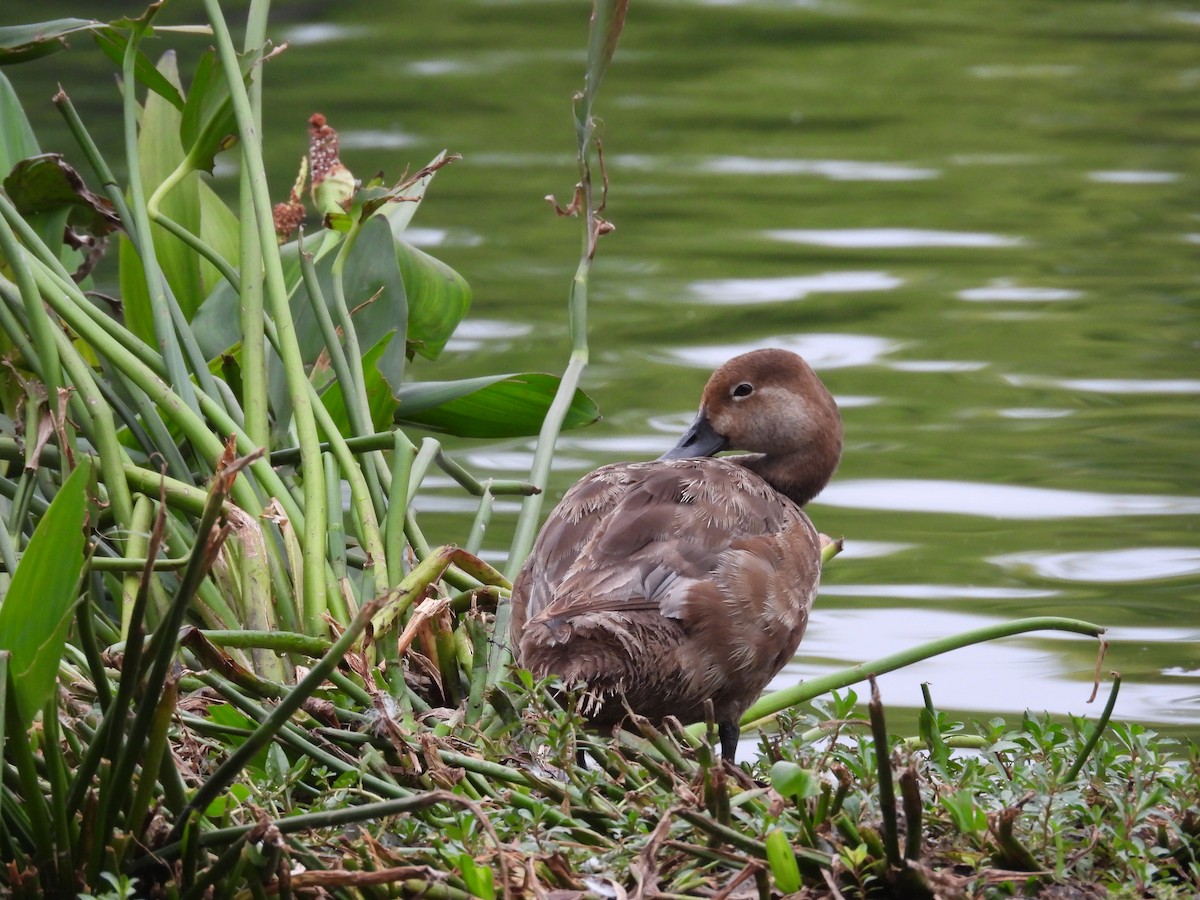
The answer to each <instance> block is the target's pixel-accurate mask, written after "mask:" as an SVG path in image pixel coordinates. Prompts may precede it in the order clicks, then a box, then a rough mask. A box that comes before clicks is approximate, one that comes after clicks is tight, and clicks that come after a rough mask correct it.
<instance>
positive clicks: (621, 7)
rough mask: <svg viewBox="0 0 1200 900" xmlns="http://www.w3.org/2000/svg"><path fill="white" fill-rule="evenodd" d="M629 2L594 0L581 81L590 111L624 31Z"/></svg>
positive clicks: (624, 0)
mask: <svg viewBox="0 0 1200 900" xmlns="http://www.w3.org/2000/svg"><path fill="white" fill-rule="evenodd" d="M628 11H629V0H595V2H594V3H593V4H592V21H591V27H590V28H589V30H588V59H587V74H586V77H585V79H584V95H585V96H584V102H585V103H586V105H587V106H588V107H589V108H590V107H591V105H592V101H593V100H595V98H596V92H597V91H598V90H599V89H600V82H601V81H603V80H604V73H605V72H606V71H608V64H609V63H610V62H612V58H613V54H614V53H616V52H617V41H618V40H619V39H620V37H621V32H622V31H623V30H624V28H625V15H626V13H627V12H628Z"/></svg>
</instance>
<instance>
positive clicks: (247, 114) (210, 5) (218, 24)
mask: <svg viewBox="0 0 1200 900" xmlns="http://www.w3.org/2000/svg"><path fill="white" fill-rule="evenodd" d="M204 8H205V10H206V11H207V13H208V17H209V21H210V22H211V24H212V28H213V37H214V38H215V39H216V44H217V55H218V57H219V58H220V60H221V64H222V67H223V69H224V72H225V79H226V81H227V82H228V85H229V91H230V96H231V98H232V101H233V110H234V114H235V116H236V117H237V124H238V132H239V135H240V137H241V143H242V154H243V162H244V164H245V169H246V172H247V175H248V178H249V181H250V189H251V193H252V196H253V199H254V203H253V206H254V218H253V222H254V224H255V225H257V227H258V240H259V244H260V247H261V250H262V254H263V264H264V269H265V275H266V283H265V289H266V303H267V306H268V307H269V308H270V311H271V317H272V319H274V322H275V328H276V332H277V337H278V341H279V355H280V357H281V358H282V360H283V366H284V371H285V373H286V376H287V384H288V392H289V395H290V398H291V403H292V410H293V414H294V416H295V423H296V432H297V435H298V436H299V439H300V448H301V470H302V471H303V473H304V532H303V546H304V598H303V609H304V622H305V627H306V628H307V629H309V630H311V631H312V632H313V633H316V632H318V631H320V630H321V629H323V628H324V622H323V621H322V620H321V616H322V614H323V613H324V611H325V606H326V594H325V590H326V585H325V566H326V560H325V521H326V517H325V484H324V480H325V479H324V469H323V466H322V465H321V452H320V450H319V449H318V447H317V444H318V443H319V441H318V437H317V423H316V418H315V416H314V414H313V408H312V401H311V398H310V396H309V388H310V387H311V385H310V383H309V381H308V376H307V375H306V374H305V371H304V359H303V357H302V356H301V353H300V345H299V343H298V342H297V339H296V328H295V323H294V322H293V320H292V315H291V310H290V309H289V308H288V290H287V284H286V282H285V281H284V277H283V266H282V263H281V261H280V258H279V251H278V246H277V244H276V243H275V225H274V220H273V219H272V212H271V210H272V207H271V197H270V194H269V192H268V190H267V179H266V174H265V169H264V167H263V159H262V145H261V143H260V138H259V131H258V127H257V125H256V123H255V120H254V112H253V110H252V109H251V108H250V99H249V97H248V96H247V94H246V88H245V85H244V84H243V82H242V72H241V68H240V66H239V65H238V59H237V53H236V51H235V50H234V47H233V41H232V39H231V38H230V36H229V28H228V26H227V25H226V23H225V17H224V15H223V14H222V12H221V7H220V3H219V2H218V0H204ZM129 83H132V81H130V82H129ZM247 224H249V223H247ZM243 263H244V261H243Z"/></svg>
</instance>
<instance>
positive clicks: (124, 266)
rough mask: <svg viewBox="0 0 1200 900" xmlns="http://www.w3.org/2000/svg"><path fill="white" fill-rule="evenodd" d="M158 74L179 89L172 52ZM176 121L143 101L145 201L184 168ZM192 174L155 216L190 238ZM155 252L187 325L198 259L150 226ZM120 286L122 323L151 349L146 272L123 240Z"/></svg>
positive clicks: (196, 203) (195, 197) (194, 303)
mask: <svg viewBox="0 0 1200 900" xmlns="http://www.w3.org/2000/svg"><path fill="white" fill-rule="evenodd" d="M158 68H159V71H160V72H161V73H162V74H163V76H164V77H165V78H166V79H167V80H168V81H170V82H171V83H172V84H176V85H178V84H179V70H178V68H177V65H176V59H175V54H174V53H173V52H168V53H164V54H163V56H162V59H160V60H159V64H158ZM180 121H181V116H180V113H179V110H177V109H175V107H173V106H172V105H171V104H170V103H168V102H167V101H166V100H164V99H162V98H161V97H159V96H158V95H157V94H152V95H150V96H149V97H147V98H146V106H145V108H144V109H143V111H142V121H141V130H140V132H139V133H138V156H139V159H140V162H141V170H142V185H143V187H144V189H145V192H146V194H147V196H149V195H150V194H152V193H153V192H154V190H155V188H157V187H158V186H159V185H160V184H162V183H163V181H165V180H166V178H167V177H168V176H169V175H171V173H173V172H174V171H175V169H176V168H178V166H179V165H180V164H181V163H182V162H183V159H184V154H183V145H182V144H181V143H180V142H179V127H180ZM199 179H200V176H199V174H197V173H194V172H193V173H192V174H191V175H189V176H187V177H186V178H184V179H183V180H182V181H181V182H180V183H179V184H177V185H175V188H174V189H173V190H172V191H171V192H170V193H169V194H167V195H166V196H165V197H164V198H162V202H161V205H160V207H159V211H160V212H162V214H163V215H165V216H167V218H169V219H171V220H173V221H174V222H175V223H177V224H178V225H180V226H181V227H183V228H185V229H187V230H188V231H190V232H192V233H193V234H195V233H198V232H199V230H200V194H199V183H200V181H199ZM151 235H152V237H153V240H154V252H155V255H156V256H157V257H158V264H159V267H160V268H161V269H162V271H163V273H164V275H165V276H166V279H167V283H168V284H169V285H170V286H171V291H172V292H173V293H174V294H175V299H176V300H177V301H178V303H179V306H180V309H182V310H183V314H184V317H185V318H187V319H188V320H190V319H191V318H192V316H193V315H194V314H195V311H196V309H197V308H198V307H199V306H200V303H201V301H202V300H203V297H204V294H203V292H202V291H201V280H200V259H199V256H198V254H197V253H196V252H195V251H194V250H192V249H191V248H190V247H188V246H187V245H186V244H184V243H183V242H182V241H180V240H179V238H177V237H175V236H174V235H173V234H170V233H169V232H167V231H165V230H164V229H162V228H160V227H159V226H157V225H153V226H151ZM120 262H121V266H120V284H121V294H122V298H123V301H124V308H125V323H126V325H127V326H128V327H129V329H130V330H131V331H133V332H134V333H135V334H137V335H138V336H139V337H141V338H142V340H144V341H146V342H147V343H149V344H154V343H155V337H154V324H153V314H152V312H151V307H150V294H149V292H148V290H147V286H146V274H145V269H144V268H143V266H142V261H141V259H140V258H139V257H138V255H137V253H136V252H135V251H134V248H133V245H132V244H130V243H129V241H128V240H126V239H125V238H122V239H121V247H120Z"/></svg>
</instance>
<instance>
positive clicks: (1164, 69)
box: [5, 0, 1200, 734]
mask: <svg viewBox="0 0 1200 900" xmlns="http://www.w3.org/2000/svg"><path fill="white" fill-rule="evenodd" d="M23 6H25V7H28V8H29V9H31V10H32V9H37V10H39V11H41V12H40V13H39V14H41V15H45V14H46V13H45V10H47V9H49V8H51V7H47V6H45V5H38V6H36V7H35V6H34V5H33V4H28V3H17V4H9V5H8V7H7V9H8V10H9V11H11V10H13V9H14V7H17V8H20V7H23ZM82 6H87V9H86V11H82V12H81V7H82ZM113 6H114V5H113V4H105V7H106V8H108V7H113ZM95 7H96V4H91V5H85V4H80V5H78V6H76V7H74V8H73V9H72V8H71V7H70V6H69V5H67V4H62V3H61V0H60V2H59V3H56V4H53V5H52V8H53V14H54V15H58V14H65V13H67V12H73V13H74V14H77V15H78V14H84V15H93V14H96V15H98V14H99V12H97V10H96V9H95ZM115 8H116V9H117V10H118V11H123V12H133V11H134V9H135V7H132V6H129V5H116V6H115ZM192 10H193V7H192V6H191V5H190V4H174V5H172V6H171V7H169V9H168V13H167V16H168V17H169V18H171V19H173V20H175V21H188V20H194V19H198V18H199V16H198V15H197V14H195V13H194V12H193V11H192ZM10 14H11V13H10V12H6V13H5V17H8V16H9V15H10ZM586 17H587V4H585V3H583V2H579V0H576V2H569V3H568V2H520V0H513V2H457V3H420V4H394V5H381V4H377V3H368V2H365V0H354V2H343V3H340V4H336V5H328V4H316V3H312V4H305V3H292V4H277V9H276V15H275V20H274V21H275V25H274V28H273V30H272V33H273V35H274V36H275V37H276V38H277V39H288V40H290V41H291V43H292V47H291V49H290V50H289V51H288V52H287V53H285V54H284V55H283V56H281V57H280V58H278V59H276V60H273V61H272V62H271V63H270V65H269V67H268V70H267V97H268V102H267V111H266V114H267V123H266V129H265V130H266V134H267V151H268V158H269V160H270V161H271V164H272V166H273V170H274V176H273V187H274V192H275V194H276V195H278V196H280V197H282V196H283V194H284V193H285V192H286V189H287V187H288V185H289V184H290V182H291V180H292V178H293V177H294V172H295V164H296V160H298V158H299V156H300V155H301V154H302V153H303V152H304V148H305V134H304V123H305V120H306V118H307V116H308V115H309V114H310V113H311V112H314V111H320V112H323V113H325V114H326V115H327V116H328V117H329V118H330V120H331V123H332V124H333V125H334V126H335V127H337V128H338V129H339V131H340V132H341V134H342V137H343V150H344V153H343V157H344V159H345V161H346V162H347V163H348V165H349V166H350V167H351V168H352V169H353V170H354V171H355V172H356V173H357V174H359V175H370V174H373V173H374V172H376V171H379V170H384V171H385V172H386V173H387V174H388V175H389V176H393V177H394V176H397V175H399V174H400V172H401V171H402V170H403V169H404V168H405V167H406V166H413V167H415V166H418V165H420V164H422V163H424V162H425V161H427V160H428V159H429V158H430V157H431V156H433V154H434V153H436V152H437V151H438V150H441V149H442V148H448V149H450V150H452V151H455V152H458V153H461V154H462V155H463V157H464V159H463V160H462V161H461V162H459V163H456V164H455V165H454V166H452V167H451V168H450V169H448V170H446V171H445V172H443V173H441V174H439V175H438V177H437V179H436V181H435V183H434V187H433V188H432V190H431V191H430V193H429V195H428V199H427V202H426V204H425V205H424V206H423V207H422V208H421V211H420V213H419V215H418V218H417V220H416V223H415V225H416V226H417V227H418V229H419V230H418V232H417V235H418V237H419V238H420V239H421V240H422V241H423V242H424V243H425V244H426V245H427V246H428V248H429V249H430V251H431V252H433V253H435V254H436V255H438V256H440V257H442V258H443V259H445V260H447V261H448V262H450V263H451V264H452V265H454V266H455V267H457V268H458V269H459V271H461V272H462V273H463V274H464V275H465V276H466V277H467V278H468V280H469V281H470V282H471V283H472V285H473V287H474V289H475V295H476V299H475V305H474V308H473V310H472V314H471V319H470V320H469V321H468V322H467V323H465V325H464V327H463V329H462V330H461V332H460V335H459V337H458V339H456V341H455V343H454V344H453V345H452V349H451V351H450V352H449V353H448V354H447V356H446V357H445V358H444V359H443V361H441V362H439V363H436V364H430V363H426V362H420V363H418V364H417V365H416V366H414V368H415V369H416V371H417V377H429V378H439V377H445V376H446V375H447V374H456V375H464V376H465V375H473V374H481V373H486V372H494V371H519V370H524V369H547V370H551V371H557V370H560V369H561V367H562V365H563V364H564V362H565V359H566V350H567V338H566V320H565V297H566V292H567V288H568V283H569V280H570V278H571V276H572V274H573V271H574V267H575V264H576V261H577V255H578V249H579V229H578V223H577V222H574V221H573V220H559V219H556V218H555V216H554V215H553V214H552V211H551V209H550V207H549V206H548V205H547V204H546V203H545V201H544V200H543V199H542V198H543V197H544V195H546V194H548V193H554V194H556V195H557V196H558V197H559V198H560V200H561V201H565V200H566V199H567V198H568V197H569V196H570V194H571V191H572V187H573V185H574V181H575V172H574V168H573V164H572V159H573V133H572V129H571V120H570V114H569V98H570V96H571V94H572V92H573V91H575V90H576V89H578V87H579V86H580V84H581V77H582V76H581V73H582V66H583V49H582V48H583V46H584V41H585V38H584V29H585V25H586ZM20 18H22V19H28V18H30V13H29V12H24V13H23V14H22V15H21V16H20ZM80 43H81V45H82V46H80V47H79V48H78V49H77V50H76V51H72V53H71V54H69V55H67V56H59V57H55V58H51V59H50V60H44V61H41V62H39V63H37V64H36V65H35V66H30V67H24V68H25V69H27V71H24V70H22V69H17V70H10V73H9V74H10V75H11V77H12V78H13V80H14V81H15V82H16V83H17V85H18V87H22V86H23V85H30V86H34V87H36V88H37V89H38V90H42V89H43V86H44V85H45V84H48V83H52V80H53V79H58V80H61V81H62V82H63V84H64V86H65V87H66V88H67V90H68V92H69V93H71V94H72V96H73V97H74V98H75V99H76V101H77V102H78V103H80V104H81V106H82V107H83V108H84V109H85V112H86V113H87V114H88V115H90V116H91V119H90V121H91V122H92V124H93V125H94V126H95V127H97V128H101V127H102V123H103V121H104V120H105V119H110V120H111V127H112V128H113V129H114V131H113V134H112V136H111V137H110V138H109V141H110V143H109V145H108V146H112V147H115V146H117V144H116V140H117V136H116V131H115V129H116V128H117V127H118V126H117V120H116V119H115V118H113V115H114V114H113V112H112V110H113V109H114V106H113V104H114V103H115V102H116V100H115V97H116V92H115V90H114V88H113V87H112V84H111V82H110V81H108V80H107V77H106V76H103V77H102V76H100V75H98V74H96V73H97V72H99V71H100V60H99V58H98V54H97V53H95V52H94V51H93V50H91V49H90V48H88V47H87V46H86V43H85V42H80ZM185 46H186V47H189V48H192V49H194V50H195V51H196V52H199V50H200V49H202V47H203V46H205V44H204V43H203V42H201V41H199V40H195V41H193V42H192V44H185ZM184 57H185V65H186V59H187V54H186V53H185V54H184ZM39 79H40V80H39ZM23 93H24V91H23ZM38 96H42V95H41V94H39V95H38ZM44 96H46V97H48V96H49V91H44ZM599 109H600V112H601V114H602V116H603V119H604V121H605V127H604V130H603V139H604V146H605V150H606V156H607V161H608V174H609V178H610V181H611V191H610V196H609V205H608V210H607V217H608V218H609V219H611V220H612V221H613V222H614V223H615V225H616V231H615V232H614V233H613V234H611V235H609V236H608V237H606V238H605V239H604V240H603V242H602V245H601V249H600V254H599V258H598V261H597V264H596V267H595V270H594V272H593V276H592V296H593V302H592V306H591V350H592V365H591V367H590V368H589V370H588V374H587V378H586V387H587V389H588V390H589V391H590V392H591V394H592V395H593V396H594V397H595V398H596V399H597V400H598V401H599V402H600V404H601V407H602V409H603V410H604V413H605V418H604V420H603V421H602V422H600V423H599V424H597V425H595V426H593V427H592V428H590V429H588V430H587V431H585V432H576V433H572V434H570V435H568V436H567V437H565V438H564V440H563V441H562V443H561V447H560V455H559V458H558V459H557V461H556V468H555V474H554V479H553V483H552V484H551V486H550V491H549V493H550V495H551V499H555V498H556V497H557V496H558V495H560V494H561V493H562V491H563V490H565V488H566V487H567V486H569V485H570V484H571V483H572V481H573V480H574V479H576V478H578V477H579V476H580V475H581V474H583V473H584V472H585V471H587V470H588V469H590V468H593V467H595V466H597V465H599V464H602V463H607V462H612V461H615V460H622V459H643V458H648V457H653V456H656V455H658V454H659V453H660V452H662V451H663V450H664V449H665V448H666V447H668V446H669V445H670V444H671V443H672V442H673V437H672V435H673V433H674V432H676V431H677V430H678V429H680V428H681V427H682V426H683V424H684V423H685V422H686V421H687V420H688V418H689V417H690V414H691V411H692V410H693V409H694V407H695V405H696V402H697V399H698V395H699V391H700V388H701V386H702V385H703V382H704V380H705V377H706V375H707V372H708V370H709V369H711V368H712V367H713V366H714V365H716V364H718V363H720V362H721V361H723V360H724V359H726V358H728V357H729V356H731V355H733V354H735V353H736V352H739V351H741V350H743V349H747V348H750V347H755V346H767V345H780V346H786V347H790V348H793V349H796V350H798V351H800V352H801V353H803V354H804V355H805V356H806V357H807V358H808V359H809V360H810V361H811V362H812V363H813V365H814V366H815V367H816V368H817V369H818V371H819V372H820V373H821V375H822V377H823V378H824V380H825V381H826V383H827V384H828V385H829V387H830V388H831V390H833V392H834V393H835V395H836V396H837V397H838V399H839V402H840V403H841V404H842V407H843V415H844V418H845V422H846V434H847V445H846V453H845V457H844V460H843V463H842V467H841V470H840V472H839V474H838V476H837V478H836V480H835V482H834V483H833V485H831V487H830V488H829V489H827V491H826V492H825V493H824V494H823V495H822V496H821V497H820V498H818V500H817V501H816V502H814V503H813V504H812V506H811V514H812V516H813V519H814V520H815V521H816V523H817V524H818V526H819V527H820V528H821V529H822V530H824V531H826V532H827V533H830V534H834V535H844V536H845V537H846V541H847V550H846V553H845V554H844V555H843V556H842V557H841V558H840V559H839V560H838V561H837V562H836V563H835V564H833V565H832V566H830V568H829V569H828V570H827V572H826V576H825V579H824V584H823V588H822V594H821V596H820V598H819V601H818V605H817V608H816V610H815V611H814V614H813V618H812V624H811V626H810V629H809V634H808V637H807V638H806V639H805V642H804V644H803V645H802V647H801V654H800V656H799V657H798V658H797V659H796V661H795V662H794V663H793V664H792V665H791V666H790V667H789V668H788V669H786V670H785V672H784V673H783V674H781V676H780V677H779V680H778V684H784V683H788V682H791V681H794V680H796V679H799V678H804V677H809V676H812V675H814V674H819V673H823V672H826V671H829V670H831V669H833V668H836V667H841V666H843V665H846V664H848V663H854V662H859V661H863V660H867V659H871V658H874V657H877V656H880V655H883V654H885V653H889V652H893V651H895V650H898V649H901V648H903V647H907V646H910V645H912V644H914V643H918V642H922V641H925V640H930V639H933V638H936V637H939V636H942V635H946V634H951V633H954V632H958V631H961V630H964V629H966V628H970V627H975V626H979V625H983V624H987V623H990V622H998V621H1003V620H1008V619H1012V618H1017V617H1022V616H1029V615H1064V616H1071V617H1079V618H1085V619H1088V620H1091V621H1094V622H1097V623H1100V624H1103V625H1108V626H1111V630H1110V634H1109V637H1110V639H1111V640H1112V642H1113V643H1112V647H1111V649H1110V651H1109V653H1108V656H1107V658H1106V659H1105V661H1104V671H1108V670H1110V669H1111V670H1117V671H1120V672H1121V673H1122V675H1123V677H1124V679H1125V681H1124V686H1123V688H1122V693H1121V697H1120V700H1119V702H1118V705H1117V715H1118V716H1120V717H1124V718H1129V719H1139V720H1144V721H1151V722H1159V723H1164V724H1169V725H1171V726H1172V727H1175V728H1183V729H1185V730H1188V731H1190V732H1192V733H1193V734H1195V733H1200V590H1198V588H1197V584H1198V582H1200V531H1198V529H1197V523H1198V522H1200V475H1198V474H1197V463H1196V458H1197V448H1198V443H1200V442H1198V440H1197V439H1198V438H1200V327H1198V324H1197V314H1198V306H1200V279H1198V275H1200V260H1198V258H1197V257H1198V250H1200V247H1198V246H1197V245H1200V203H1198V202H1197V182H1198V179H1200V156H1198V152H1200V4H1196V3H1190V4H1189V3H1182V2H1180V3H1151V2H1145V3H1099V2H1088V3H1081V2H1057V3H1044V2H1037V3H1034V2H1025V3H1019V2H1003V3H1001V2H975V3H967V4H964V3H956V2H949V0H942V2H929V3H921V4H894V3H889V2H884V0H864V2H828V3H826V2H819V0H818V2H794V3H792V2H769V0H766V2H713V3H708V4H705V3H692V2H641V0H634V3H633V8H632V10H631V13H630V16H629V21H628V28H627V31H626V34H625V36H624V38H623V40H622V43H621V46H620V49H619V52H618V54H617V59H616V62H615V64H614V67H613V69H612V70H611V72H610V75H609V77H608V79H607V81H606V83H605V84H604V87H603V91H602V93H601V98H600V103H599ZM36 115H37V116H38V122H39V132H40V133H43V134H44V135H50V136H53V135H55V134H61V128H60V127H59V126H58V125H57V123H56V122H55V121H54V119H53V114H52V112H49V111H45V110H42V111H38V112H37V113H36ZM43 129H44V131H43ZM43 143H44V144H48V145H51V146H52V142H51V141H49V140H46V139H45V138H44V139H43ZM222 173H224V174H223V175H222ZM218 176H219V178H218V180H219V181H221V183H222V184H223V185H226V186H228V185H229V171H228V170H227V169H218ZM222 178H223V179H224V180H223V181H222V180H221V179H222ZM452 443H453V446H455V447H456V449H457V450H458V452H459V454H460V457H461V458H462V459H463V460H464V461H465V462H466V463H467V464H468V465H470V466H471V467H473V468H474V469H475V470H477V471H478V472H480V473H481V474H483V475H494V476H497V477H514V476H516V477H519V476H520V475H522V474H523V472H524V471H527V467H528V464H529V461H530V459H531V450H532V443H531V442H527V441H514V442H510V443H507V444H505V445H502V446H495V445H478V444H470V443H467V442H452ZM439 484H440V483H439V482H436V481H435V482H432V487H431V489H429V490H427V491H426V492H425V494H424V496H423V497H422V499H421V501H420V503H421V506H422V508H423V509H424V510H425V512H426V523H427V527H428V529H429V531H430V533H431V534H430V536H431V538H433V539H434V540H438V541H447V540H462V538H463V536H464V534H465V528H466V526H465V522H466V521H468V520H469V516H470V514H471V513H470V507H469V504H466V503H465V501H464V500H463V499H462V498H461V496H460V495H459V494H457V493H455V492H453V491H451V490H450V489H449V488H448V487H447V486H439ZM513 508H514V507H513V506H512V505H511V504H504V503H502V504H500V505H499V514H498V515H497V517H496V519H495V521H494V523H493V526H492V530H491V532H490V533H489V535H488V538H487V541H486V547H487V548H488V551H489V554H490V555H492V556H493V557H494V558H502V557H503V553H504V550H505V548H506V547H507V543H508V537H509V534H510V531H511V526H512V522H513V515H512V511H513ZM1095 649H1096V648H1095V643H1094V642H1092V641H1089V640H1085V639H1082V638H1071V637H1064V636H1057V635H1043V636H1037V637H1026V638H1015V639H1010V640H1007V641H1004V642H1002V643H996V644H992V645H988V646H983V647H976V648H971V649H967V650H962V651H958V652H956V653H954V654H952V655H950V656H947V657H943V658H941V659H939V660H936V661H932V662H930V663H928V664H926V665H923V666H919V667H916V668H914V669H911V670H909V671H907V672H905V673H902V674H898V675H895V676H890V677H888V678H885V679H883V680H882V682H881V686H882V689H883V692H884V696H885V699H886V700H887V701H888V702H889V703H890V704H891V705H894V706H906V705H907V706H913V705H917V704H918V703H919V702H920V693H919V690H918V684H919V683H920V682H921V681H929V682H930V683H931V688H932V692H933V696H934V699H935V702H937V703H938V705H939V706H941V707H942V708H946V709H954V710H963V711H970V712H973V713H980V714H987V713H991V712H993V711H994V712H1010V711H1014V710H1021V709H1025V708H1027V707H1029V708H1034V709H1049V710H1052V711H1056V712H1065V711H1071V712H1076V713H1089V714H1095V709H1094V707H1095V706H1097V705H1099V704H1098V703H1097V704H1093V705H1092V706H1089V705H1088V704H1087V703H1086V702H1085V701H1086V699H1087V696H1088V694H1089V693H1090V690H1091V680H1092V673H1093V670H1094V668H1095V663H1096V653H1095Z"/></svg>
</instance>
